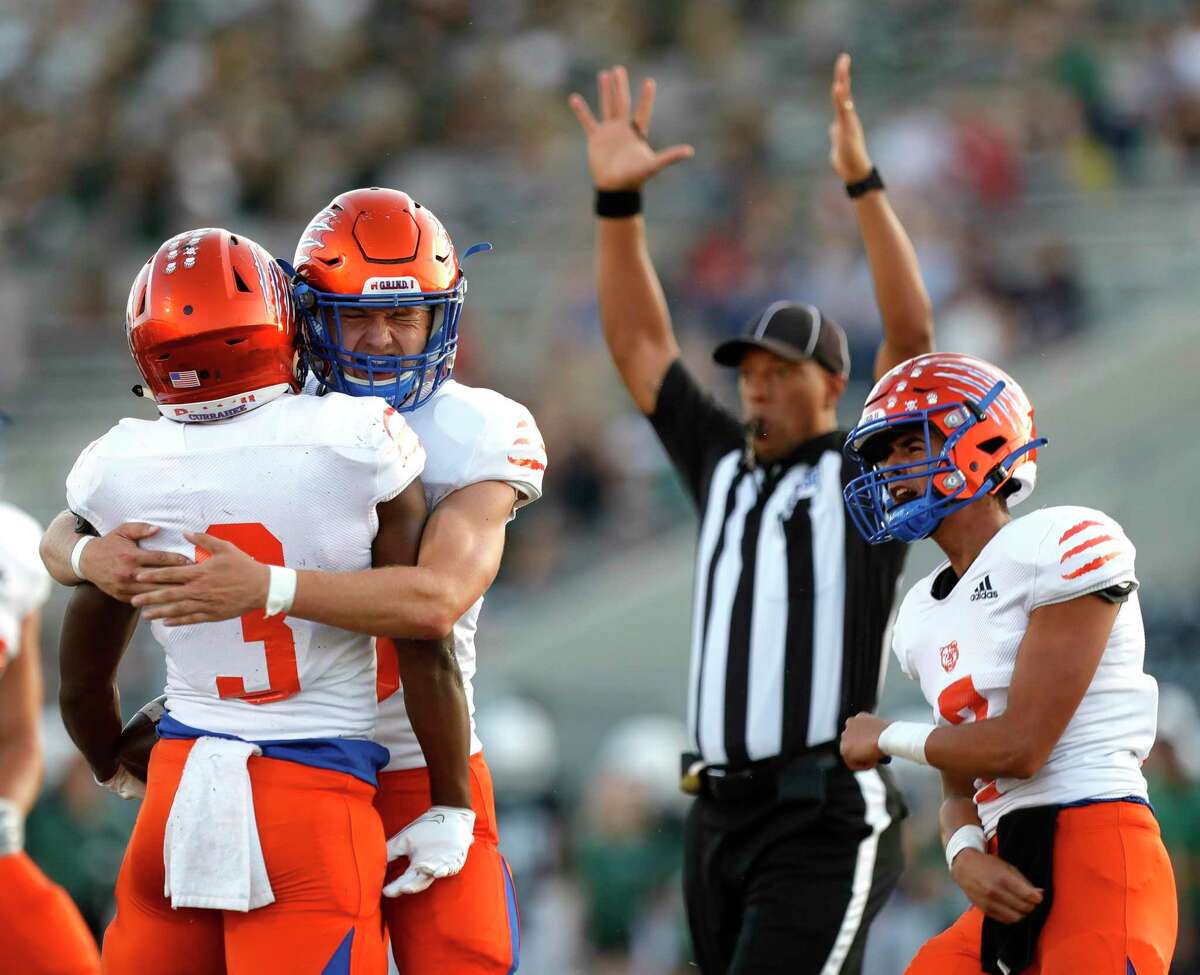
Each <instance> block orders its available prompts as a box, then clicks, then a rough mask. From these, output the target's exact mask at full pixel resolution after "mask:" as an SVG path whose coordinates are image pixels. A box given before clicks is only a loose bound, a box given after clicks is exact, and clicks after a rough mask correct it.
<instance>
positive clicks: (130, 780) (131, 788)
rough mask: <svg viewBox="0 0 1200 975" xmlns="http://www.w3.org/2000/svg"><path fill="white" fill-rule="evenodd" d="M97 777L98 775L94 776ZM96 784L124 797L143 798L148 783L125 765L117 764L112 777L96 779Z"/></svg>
mask: <svg viewBox="0 0 1200 975" xmlns="http://www.w3.org/2000/svg"><path fill="white" fill-rule="evenodd" d="M92 778H93V779H96V776H95V775H93V776H92ZM96 785H98V786H100V788H102V789H107V790H108V791H109V792H112V793H115V794H116V795H118V796H120V797H121V798H122V799H141V798H142V797H143V796H144V795H145V794H146V783H145V782H143V781H142V780H141V779H139V778H138V777H137V776H136V775H134V774H133V773H132V772H130V771H129V769H127V768H126V767H125V766H124V765H120V764H118V765H117V770H116V772H114V773H113V774H112V777H111V778H107V779H105V780H104V781H103V782H101V781H100V780H99V779H96Z"/></svg>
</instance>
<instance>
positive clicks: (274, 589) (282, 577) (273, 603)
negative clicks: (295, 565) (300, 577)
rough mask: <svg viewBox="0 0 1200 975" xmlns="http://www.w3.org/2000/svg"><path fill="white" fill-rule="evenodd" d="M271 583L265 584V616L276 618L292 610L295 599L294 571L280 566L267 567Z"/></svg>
mask: <svg viewBox="0 0 1200 975" xmlns="http://www.w3.org/2000/svg"><path fill="white" fill-rule="evenodd" d="M267 568H268V569H269V570H270V572H271V581H270V582H269V583H267V612H266V615H267V616H278V615H279V614H280V613H286V612H287V611H288V610H289V609H291V608H292V603H293V602H294V601H295V599H296V570H295V569H289V568H287V567H286V566H282V565H269V566H267Z"/></svg>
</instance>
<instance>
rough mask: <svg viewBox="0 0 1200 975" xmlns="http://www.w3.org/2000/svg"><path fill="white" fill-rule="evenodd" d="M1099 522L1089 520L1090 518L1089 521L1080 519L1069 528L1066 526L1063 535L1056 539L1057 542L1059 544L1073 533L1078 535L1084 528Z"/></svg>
mask: <svg viewBox="0 0 1200 975" xmlns="http://www.w3.org/2000/svg"><path fill="white" fill-rule="evenodd" d="M1099 524H1100V522H1098V521H1090V520H1089V521H1081V522H1080V523H1079V524H1078V525H1073V526H1071V527H1070V528H1068V529H1067V530H1066V531H1065V532H1063V536H1062V538H1060V539H1059V540H1058V544H1059V545H1061V544H1062V543H1063V542H1065V541H1066V540H1067V539H1068V538H1071V537H1072V536H1073V535H1078V534H1079V533H1080V532H1081V531H1083V530H1084V529H1085V528H1090V527H1091V526H1092V525H1099Z"/></svg>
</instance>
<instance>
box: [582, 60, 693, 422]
mask: <svg viewBox="0 0 1200 975" xmlns="http://www.w3.org/2000/svg"><path fill="white" fill-rule="evenodd" d="M597 82H598V88H599V98H600V102H599V111H600V118H599V119H597V118H596V117H595V116H594V115H592V112H591V109H589V108H588V104H587V101H586V100H585V99H584V97H583V96H582V95H579V94H574V95H572V96H571V98H570V105H571V109H572V110H573V111H574V112H575V116H576V118H578V119H579V124H580V125H582V126H583V131H584V133H585V134H586V136H587V149H588V165H589V167H590V169H591V173H592V182H593V184H594V185H595V188H596V215H597V217H598V218H599V219H597V221H596V254H597V257H596V260H597V278H598V281H599V291H600V321H601V324H602V325H603V328H604V338H605V341H607V342H608V348H609V352H610V353H611V354H612V359H613V362H614V363H615V364H616V367H617V371H618V372H619V373H620V374H621V379H622V380H623V381H624V383H625V386H626V387H627V388H628V389H629V394H630V395H631V396H632V397H633V401H634V402H635V403H636V404H637V407H638V409H640V410H641V411H642V412H643V413H645V414H646V415H647V416H649V415H650V414H652V413H653V412H654V408H655V405H656V403H657V401H658V391H659V389H660V388H661V387H662V381H663V377H664V376H665V375H666V373H667V369H668V368H670V365H671V363H672V362H674V361H675V360H676V359H677V358H678V357H679V345H678V343H677V342H676V341H675V335H674V333H673V332H672V331H671V314H670V312H669V311H668V310H667V302H666V299H665V298H664V297H663V291H662V285H661V284H659V281H658V274H657V273H655V270H654V264H653V262H652V261H651V260H650V252H649V250H648V249H647V247H646V226H645V223H644V222H643V220H642V217H641V188H642V186H643V185H644V184H645V182H646V181H647V180H648V179H650V178H651V177H652V176H654V175H655V174H656V173H658V172H659V171H661V170H663V169H665V168H666V167H667V166H670V165H671V164H672V163H676V162H679V161H680V160H682V159H688V158H690V157H691V156H692V155H693V149H692V147H691V146H685V145H678V146H671V147H670V148H669V149H663V150H661V151H658V152H655V150H654V149H652V148H651V147H650V144H649V142H647V136H648V135H649V132H650V116H651V113H652V112H653V109H654V81H653V80H652V79H650V78H647V79H646V80H645V81H644V82H642V92H641V96H640V98H639V99H638V104H637V109H636V111H634V110H633V107H632V103H631V99H630V94H629V75H628V73H627V72H626V71H625V69H624V68H623V67H621V66H620V65H618V66H617V67H615V68H612V69H611V70H606V71H601V72H600V73H599V75H598V78H597Z"/></svg>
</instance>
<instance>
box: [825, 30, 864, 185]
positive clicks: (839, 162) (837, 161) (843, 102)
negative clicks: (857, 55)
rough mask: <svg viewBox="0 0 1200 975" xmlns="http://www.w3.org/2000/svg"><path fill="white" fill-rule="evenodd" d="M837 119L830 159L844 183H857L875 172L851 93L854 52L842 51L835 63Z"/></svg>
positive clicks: (832, 130) (831, 129)
mask: <svg viewBox="0 0 1200 975" xmlns="http://www.w3.org/2000/svg"><path fill="white" fill-rule="evenodd" d="M829 94H830V97H831V98H832V99H833V121H832V122H831V123H830V125H829V162H830V163H831V164H832V166H833V171H834V172H835V173H837V174H838V176H839V177H841V180H842V182H843V183H857V182H858V181H859V180H862V179H866V178H867V176H869V175H870V173H871V168H872V163H871V157H870V156H869V155H867V138H866V136H865V135H863V127H862V122H860V121H859V119H858V112H856V111H855V110H854V98H853V96H852V95H851V94H850V55H849V54H844V53H843V54H839V55H838V59H837V62H836V63H835V64H834V66H833V86H832V87H831V88H830V91H829Z"/></svg>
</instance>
